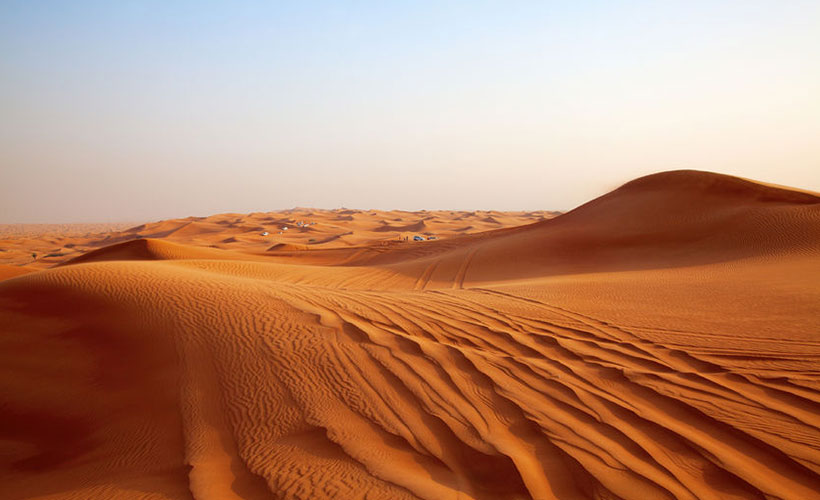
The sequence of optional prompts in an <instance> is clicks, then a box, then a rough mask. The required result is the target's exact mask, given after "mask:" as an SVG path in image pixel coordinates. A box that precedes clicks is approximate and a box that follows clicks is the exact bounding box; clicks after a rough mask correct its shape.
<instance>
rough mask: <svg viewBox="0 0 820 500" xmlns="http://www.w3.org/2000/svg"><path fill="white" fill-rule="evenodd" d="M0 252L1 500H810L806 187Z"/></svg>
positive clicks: (648, 188)
mask: <svg viewBox="0 0 820 500" xmlns="http://www.w3.org/2000/svg"><path fill="white" fill-rule="evenodd" d="M547 203H548V200H545V204H547ZM386 221H389V222H386ZM285 227H287V228H288V229H284V228H285ZM422 230H423V232H424V234H427V233H429V235H434V236H437V237H438V238H437V239H435V240H430V241H427V240H425V241H412V240H413V236H416V235H419V236H421V235H422ZM264 233H267V234H264ZM4 238H6V239H4V240H3V241H2V242H0V246H2V248H3V250H4V252H2V253H0V256H2V258H3V259H5V260H2V262H3V263H2V264H0V280H2V281H0V325H2V328H0V332H1V333H2V335H0V387H2V389H0V405H1V406H0V408H2V411H0V498H3V499H11V500H13V499H30V498H42V499H46V498H48V499H58V498H59V499H78V500H79V499H131V498H133V499H148V498H151V499H192V498H195V499H198V500H200V499H218V500H222V499H263V498H265V499H267V498H283V499H320V498H341V499H349V498H350V499H353V498H362V499H364V498H366V499H369V500H374V499H419V498H422V499H434V500H438V499H454V500H455V499H458V500H466V499H482V500H484V499H486V500H495V499H510V500H512V499H523V498H534V499H561V500H563V499H587V498H588V499H600V500H604V499H606V500H609V499H617V498H623V499H638V500H650V499H716V500H717V499H751V498H760V499H794V500H805V499H815V498H820V493H818V492H820V370H818V366H820V330H818V326H820V321H819V320H820V195H818V194H816V193H810V192H805V191H799V190H792V189H789V188H783V187H777V186H769V185H764V184H760V183H756V182H753V181H748V180H744V179H738V178H734V177H728V176H724V175H720V174H713V173H708V172H697V171H674V172H664V173H660V174H656V175H651V176H647V177H643V178H640V179H636V180H635V181H632V182H630V183H627V184H625V185H624V186H622V187H620V188H618V189H616V190H614V191H612V192H611V193H608V194H605V195H604V196H601V197H600V198H597V199H595V200H592V201H590V202H589V203H587V204H585V205H582V206H580V207H578V208H576V209H575V210H573V211H571V212H568V213H566V214H563V215H558V214H556V213H551V212H533V213H505V212H495V211H493V212H450V211H428V212H418V213H410V212H399V211H396V212H380V211H360V210H352V209H344V210H336V211H321V210H316V209H295V210H292V211H286V212H270V213H259V214H249V215H241V214H221V215H215V216H211V217H207V218H188V219H180V220H174V221H162V222H155V223H147V224H143V225H140V226H135V227H131V228H130V229H125V230H119V231H117V232H109V233H96V234H88V235H83V236H81V237H78V236H76V235H68V236H64V235H60V234H59V233H48V234H45V235H42V234H41V235H31V234H27V235H16V236H15V235H7V236H4ZM46 252H47V253H50V254H57V253H60V254H61V255H59V256H56V257H54V256H52V257H45V255H46ZM32 253H36V254H37V257H36V258H33V257H32V256H31V254H32ZM24 265H25V266H24Z"/></svg>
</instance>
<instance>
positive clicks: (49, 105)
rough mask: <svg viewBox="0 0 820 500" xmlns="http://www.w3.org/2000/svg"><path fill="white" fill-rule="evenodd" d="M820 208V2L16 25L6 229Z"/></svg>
mask: <svg viewBox="0 0 820 500" xmlns="http://www.w3.org/2000/svg"><path fill="white" fill-rule="evenodd" d="M677 168H695V169H701V170H713V171H719V172H724V173H730V174H735V175H741V176H744V177H751V178H756V179H759V180H764V181H769V182H775V183H779V184H787V185H792V186H797V187H801V188H806V189H813V190H820V2H818V1H816V0H814V1H806V2H802V1H796V0H777V1H771V2H758V1H753V0H744V1H738V2H733V1H714V0H710V1H704V2H697V1H680V2H666V1H647V2H616V1H601V2H581V1H565V2H547V1H538V2H523V1H497V2H480V1H474V0H471V1H464V2H442V1H434V2H429V3H426V2H404V1H387V2H382V1H378V2H377V1H374V2H364V1H348V2H344V1H335V2H308V1H293V2H272V1H259V2H241V1H221V2H207V1H200V0H198V1H190V2H183V1H168V0H163V1H155V2H154V1H125V0H117V1H109V0H101V1H96V2H88V1H85V2H84V1H65V2H60V1H33V0H22V1H10V0H3V1H2V2H0V222H76V221H118V220H126V221H141V220H155V219H161V218H172V217H184V216H188V215H209V214H213V213H218V212H229V211H230V212H250V211H267V210H274V209H281V208H289V207H293V206H311V207H320V208H336V207H341V206H346V207H353V208H400V209H422V208H428V209H434V208H455V209H477V208H484V209H501V210H515V209H568V208H572V207H573V206H576V205H578V204H580V203H582V202H584V201H587V200H588V199H590V198H592V197H594V196H597V195H599V194H602V193H603V192H605V191H608V190H609V189H611V188H613V187H615V186H617V185H619V184H621V183H623V182H625V181H628V180H630V179H632V178H634V177H637V176H639V175H643V174H646V173H650V172H654V171H660V170H669V169H677Z"/></svg>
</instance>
